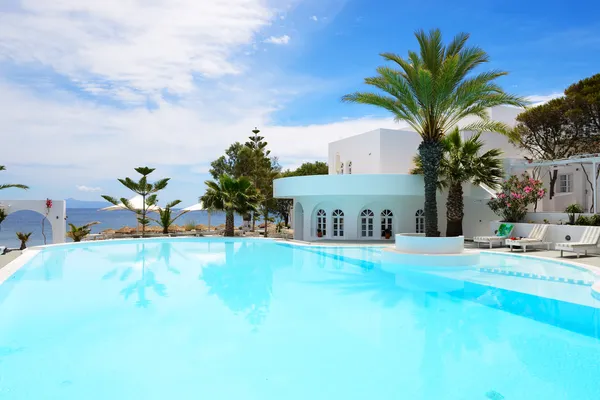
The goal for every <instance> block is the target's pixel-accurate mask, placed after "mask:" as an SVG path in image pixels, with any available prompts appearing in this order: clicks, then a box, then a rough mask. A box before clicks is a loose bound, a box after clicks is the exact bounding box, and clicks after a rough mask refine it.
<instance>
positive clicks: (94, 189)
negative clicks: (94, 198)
mask: <svg viewBox="0 0 600 400" xmlns="http://www.w3.org/2000/svg"><path fill="white" fill-rule="evenodd" d="M77 190H79V191H80V192H101V191H102V188H100V187H90V186H84V185H77Z"/></svg>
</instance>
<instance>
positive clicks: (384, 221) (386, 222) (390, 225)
mask: <svg viewBox="0 0 600 400" xmlns="http://www.w3.org/2000/svg"><path fill="white" fill-rule="evenodd" d="M388 229H389V231H390V233H394V213H393V212H392V211H391V210H383V211H382V212H381V236H385V231H387V230H388Z"/></svg>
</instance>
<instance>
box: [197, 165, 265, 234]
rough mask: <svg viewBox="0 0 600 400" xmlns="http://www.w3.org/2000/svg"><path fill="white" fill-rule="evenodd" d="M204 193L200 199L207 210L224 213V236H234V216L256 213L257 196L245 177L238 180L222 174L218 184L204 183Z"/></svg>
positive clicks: (212, 182)
mask: <svg viewBox="0 0 600 400" xmlns="http://www.w3.org/2000/svg"><path fill="white" fill-rule="evenodd" d="M204 183H205V185H206V186H207V189H206V193H205V194H204V196H202V197H201V198H200V201H201V202H203V203H204V206H205V207H207V208H212V209H214V210H218V211H225V236H233V234H234V226H233V225H234V215H235V214H236V213H237V214H241V215H244V214H247V213H249V212H251V211H256V210H257V207H258V204H257V200H258V199H257V194H256V190H255V189H254V187H253V186H252V182H250V180H249V179H248V178H246V177H243V176H242V177H240V178H238V179H235V178H232V177H230V176H229V175H226V174H223V175H221V177H220V178H219V182H214V181H206V182H204Z"/></svg>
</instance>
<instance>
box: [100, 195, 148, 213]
mask: <svg viewBox="0 0 600 400" xmlns="http://www.w3.org/2000/svg"><path fill="white" fill-rule="evenodd" d="M129 205H130V206H131V207H133V209H134V210H141V209H142V208H144V200H143V198H142V196H140V195H138V196H135V197H132V198H131V199H129ZM159 209H160V207H158V206H146V211H158V210H159ZM115 210H128V208H127V207H125V204H123V203H121V204H117V205H113V206H110V207H104V208H101V209H100V211H115Z"/></svg>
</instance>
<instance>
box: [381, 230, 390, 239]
mask: <svg viewBox="0 0 600 400" xmlns="http://www.w3.org/2000/svg"><path fill="white" fill-rule="evenodd" d="M383 234H384V236H385V238H386V239H389V238H391V237H392V231H391V230H389V229H386V230H385V231H383Z"/></svg>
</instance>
